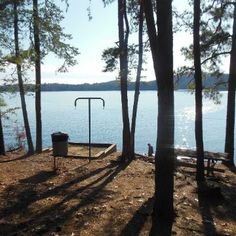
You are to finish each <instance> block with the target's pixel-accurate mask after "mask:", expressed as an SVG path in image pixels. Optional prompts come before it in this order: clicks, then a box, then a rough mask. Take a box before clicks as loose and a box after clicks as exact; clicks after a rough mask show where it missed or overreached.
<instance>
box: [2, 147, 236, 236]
mask: <svg viewBox="0 0 236 236" xmlns="http://www.w3.org/2000/svg"><path fill="white" fill-rule="evenodd" d="M82 156H83V155H82ZM118 156H119V153H118V152H116V153H113V154H111V155H109V156H107V157H103V158H97V159H93V160H92V161H91V162H88V159H87V158H85V157H72V156H70V157H58V158H57V159H56V160H57V170H56V171H55V170H54V158H53V156H52V152H51V151H46V152H43V153H42V154H40V155H33V156H30V157H24V155H23V153H22V152H20V151H15V152H11V153H7V156H0V235H4V236H5V235H17V236H21V235H54V236H55V235H68V236H77V235H79V236H85V235H86V236H87V235H89V236H90V235H91V236H97V235H98V236H100V235H101V236H104V235H112V236H113V235H127V236H129V235H131V236H132V235H134V236H136V235H149V231H150V228H151V214H152V208H153V191H154V165H153V164H152V163H150V162H149V161H148V160H144V159H143V158H137V159H135V160H134V161H132V162H131V163H130V164H128V165H127V164H126V165H125V164H120V162H119V161H117V160H118V159H117V158H118ZM220 168H224V169H225V172H224V173H216V176H215V177H214V178H211V180H209V181H208V182H209V183H213V184H214V186H217V187H216V188H212V189H213V193H211V192H208V193H206V192H205V193H204V194H199V192H198V191H197V188H196V182H195V179H194V178H195V176H194V175H195V174H194V169H188V168H183V167H178V169H177V171H176V173H175V193H174V198H175V202H174V205H175V211H176V218H175V221H174V222H173V228H172V235H180V236H185V235H186V236H187V235H188V236H189V235H225V236H226V235H232V236H233V235H236V175H235V173H233V172H231V171H229V170H227V169H226V168H225V167H223V166H220Z"/></svg>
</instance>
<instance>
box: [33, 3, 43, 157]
mask: <svg viewBox="0 0 236 236" xmlns="http://www.w3.org/2000/svg"><path fill="white" fill-rule="evenodd" d="M33 28H34V50H35V111H36V152H37V153H40V152H42V118H41V55H40V38H39V15H38V0H33Z"/></svg>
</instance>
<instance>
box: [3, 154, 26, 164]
mask: <svg viewBox="0 0 236 236" xmlns="http://www.w3.org/2000/svg"><path fill="white" fill-rule="evenodd" d="M29 156H31V155H29V154H24V155H22V156H19V157H17V158H14V159H10V160H0V163H8V162H13V161H20V160H23V159H25V158H26V157H29Z"/></svg>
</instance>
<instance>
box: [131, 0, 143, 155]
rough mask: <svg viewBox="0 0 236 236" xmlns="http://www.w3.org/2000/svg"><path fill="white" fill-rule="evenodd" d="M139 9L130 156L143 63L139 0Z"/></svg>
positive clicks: (132, 147) (133, 141) (141, 18)
mask: <svg viewBox="0 0 236 236" xmlns="http://www.w3.org/2000/svg"><path fill="white" fill-rule="evenodd" d="M140 2H141V3H140V10H139V36H138V38H139V40H138V41H139V50H138V51H139V55H138V67H137V74H136V82H135V92H134V104H133V114H132V122H131V158H134V156H135V128H136V119H137V110H138V100H139V94H140V80H141V72H142V63H143V3H142V1H140Z"/></svg>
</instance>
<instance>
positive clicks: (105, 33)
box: [29, 0, 228, 84]
mask: <svg viewBox="0 0 236 236" xmlns="http://www.w3.org/2000/svg"><path fill="white" fill-rule="evenodd" d="M68 1H69V8H68V10H67V12H65V15H64V16H65V19H64V20H63V22H62V26H63V27H64V32H65V33H68V34H71V35H72V36H73V39H72V40H71V41H70V44H71V45H72V46H75V47H77V48H78V49H79V52H80V55H78V57H77V61H78V64H77V65H76V66H74V67H70V68H69V72H67V73H58V72H57V69H58V68H59V67H60V65H61V64H62V61H61V60H58V59H57V58H56V56H54V55H48V56H47V57H46V58H45V59H44V61H43V64H42V83H68V84H82V83H100V82H106V81H111V80H115V79H116V77H117V74H118V72H117V71H115V72H113V73H109V72H107V73H104V72H102V70H103V68H104V65H105V63H104V61H102V60H101V55H102V52H103V50H104V49H106V48H108V47H113V46H115V42H117V41H118V23H117V1H115V2H114V3H112V4H110V5H108V6H106V7H104V4H103V2H102V0H91V1H89V0H68ZM186 1H187V0H175V1H174V5H176V6H177V7H178V9H180V10H182V9H184V7H185V5H184V4H185V3H186ZM55 2H56V3H58V4H60V5H61V8H62V9H64V10H65V9H66V6H65V4H64V3H61V0H55ZM89 6H90V7H91V15H92V20H89V17H88V11H87V9H88V7H89ZM191 42H192V36H191V34H189V33H186V32H182V33H178V34H175V35H174V68H175V69H176V68H177V67H179V66H183V65H186V62H185V61H184V57H183V56H182V55H181V54H180V48H181V47H182V46H187V45H189V44H190V43H191ZM227 63H228V62H227V61H226V66H225V70H226V71H227V69H228V68H227V67H228V66H227ZM145 69H146V70H145V71H144V72H143V75H144V76H145V77H144V78H143V80H145V81H150V80H154V79H155V76H154V72H153V63H152V58H151V55H150V54H149V55H148V56H147V63H146V65H145ZM29 77H30V78H34V72H33V71H32V72H30V73H29Z"/></svg>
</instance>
